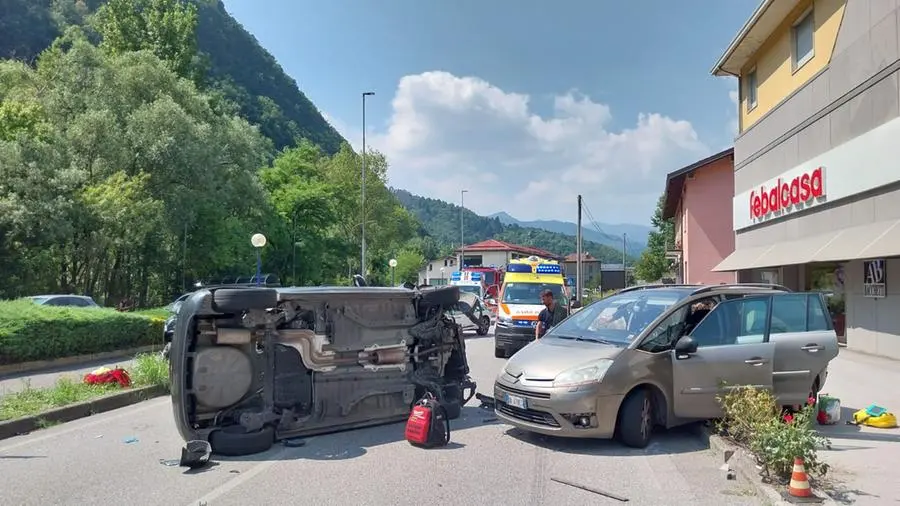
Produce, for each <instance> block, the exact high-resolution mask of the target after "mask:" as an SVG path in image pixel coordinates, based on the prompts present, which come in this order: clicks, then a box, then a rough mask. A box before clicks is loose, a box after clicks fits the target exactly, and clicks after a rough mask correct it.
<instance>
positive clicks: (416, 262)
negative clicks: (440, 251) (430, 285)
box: [394, 249, 426, 284]
mask: <svg viewBox="0 0 900 506" xmlns="http://www.w3.org/2000/svg"><path fill="white" fill-rule="evenodd" d="M425 263H426V262H425V257H424V256H422V254H421V253H419V252H418V251H415V250H413V249H403V250H400V252H398V253H397V268H396V269H395V273H394V274H395V276H396V280H397V283H403V282H407V283H413V284H415V283H418V281H419V270H420V269H421V268H422V267H423V266H424V265H425Z"/></svg>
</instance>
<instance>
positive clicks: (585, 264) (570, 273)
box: [563, 252, 601, 288]
mask: <svg viewBox="0 0 900 506" xmlns="http://www.w3.org/2000/svg"><path fill="white" fill-rule="evenodd" d="M563 269H564V272H565V273H566V277H567V278H569V279H571V280H574V279H575V277H576V276H577V275H578V254H577V253H571V254H569V255H566V258H565V260H563ZM581 274H582V276H584V287H585V288H598V287H597V286H591V282H592V280H595V279H599V278H600V276H601V274H600V260H598V259H596V258H594V256H593V255H591V254H590V253H587V252H585V253H582V254H581ZM571 284H572V286H575V285H574V283H571Z"/></svg>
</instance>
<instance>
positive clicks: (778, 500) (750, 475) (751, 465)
mask: <svg viewBox="0 0 900 506" xmlns="http://www.w3.org/2000/svg"><path fill="white" fill-rule="evenodd" d="M706 434H707V437H708V439H709V447H710V448H712V449H713V450H715V451H716V452H717V453H720V454H725V452H731V451H733V452H734V455H732V456H731V458H730V459H728V465H729V467H730V468H731V469H733V470H734V471H735V472H737V473H738V474H740V475H741V476H742V477H743V478H744V479H745V480H747V482H749V483H750V485H752V486H753V489H754V490H755V491H756V495H758V496H760V497H762V498H764V499H766V500H767V501H768V503H769V504H772V505H777V506H781V505H789V504H792V503H790V502H788V501H786V500H785V499H784V498H783V497H782V496H781V494H780V493H779V492H778V491H777V490H775V488H773V487H772V486H770V485H767V484H766V483H763V482H762V479H761V477H760V475H759V470H757V468H756V463H755V461H754V459H753V457H752V456H751V455H750V454H749V453H748V452H747V450H745V449H743V448H740V447H737V446H734V445H732V444H731V443H729V442H728V441H726V440H725V439H723V438H721V437H720V436H717V435H716V434H713V433H712V431H711V430H710V429H709V428H706ZM815 494H816V495H817V496H819V497H820V498H823V499H824V500H823V501H821V502H816V503H815V504H821V505H833V504H837V503H835V502H834V501H833V500H832V499H831V498H830V497H828V495H827V494H825V493H824V492H821V491H819V492H815Z"/></svg>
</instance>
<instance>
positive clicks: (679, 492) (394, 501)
mask: <svg viewBox="0 0 900 506" xmlns="http://www.w3.org/2000/svg"><path fill="white" fill-rule="evenodd" d="M467 347H468V354H469V360H470V365H471V367H472V374H473V377H474V379H475V380H476V381H477V382H478V389H479V391H480V392H482V393H485V394H488V395H490V392H491V390H492V389H491V386H492V383H493V379H494V376H495V375H496V374H497V372H498V371H499V370H500V369H501V367H502V366H503V362H504V361H503V360H501V359H496V358H494V356H493V349H492V348H493V338H492V337H491V336H487V337H477V336H474V335H472V336H471V337H469V338H468V339H467ZM478 404H479V403H478V402H477V401H476V400H474V399H473V400H472V401H471V402H470V405H469V406H467V407H466V408H465V409H464V411H463V416H462V418H461V419H459V420H456V421H455V423H453V425H452V441H453V442H452V443H451V444H450V445H449V446H448V447H447V448H444V449H434V450H423V449H418V448H414V447H412V446H410V445H409V444H408V443H407V442H406V441H404V440H403V425H402V424H394V425H389V426H382V427H375V428H371V429H363V430H358V431H352V432H344V433H340V434H332V435H326V436H317V437H311V438H309V439H307V442H306V445H305V446H302V447H299V448H288V447H283V446H281V445H276V446H275V447H274V448H273V449H272V450H270V451H269V452H266V453H264V454H260V455H255V456H252V457H247V458H237V459H216V462H214V463H213V464H212V465H210V466H209V467H207V468H206V469H203V470H200V471H197V472H190V471H185V470H184V469H182V468H179V467H173V466H167V465H165V463H164V462H165V461H167V460H172V459H178V458H179V455H180V449H181V446H182V445H183V441H182V440H181V439H180V437H179V436H178V433H177V431H176V430H175V427H174V423H173V421H172V408H171V404H170V401H169V399H168V398H163V399H155V400H151V401H147V402H144V403H141V404H138V405H135V406H131V407H128V408H123V409H120V410H117V411H112V412H109V413H104V414H100V415H96V416H93V417H90V418H86V419H82V420H78V421H75V422H71V423H68V424H65V425H60V426H56V427H51V428H49V429H45V430H43V431H39V432H36V433H33V434H30V435H26V436H20V437H17V438H12V439H7V440H4V441H0V498H2V504H10V505H42V506H45V505H50V504H67V505H68V504H71V505H84V504H92V503H99V504H140V505H157V504H158V505H166V506H171V505H181V504H184V505H194V506H197V505H199V504H204V503H205V504H207V505H210V506H212V505H235V506H238V505H240V506H246V505H248V504H249V505H253V504H272V505H280V504H290V505H296V504H304V505H320V504H321V505H331V504H334V505H369V504H371V505H398V504H414V503H418V502H420V501H427V502H431V503H432V504H448V505H450V504H452V505H459V504H467V505H481V504H483V505H491V506H496V505H524V504H530V505H557V504H558V505H566V506H571V505H572V504H619V501H617V500H614V499H610V498H607V497H603V496H600V495H596V494H594V493H591V492H586V491H584V490H580V489H577V488H573V487H570V486H567V485H563V484H560V483H556V482H553V481H551V478H562V479H564V480H567V481H571V482H575V483H578V484H581V485H585V486H587V487H590V488H594V489H598V490H602V491H606V492H609V493H612V494H614V495H618V496H622V497H624V498H628V499H629V504H647V505H654V506H658V505H660V504H665V505H675V504H685V505H716V506H722V505H727V504H735V505H738V504H740V505H744V504H760V500H759V499H757V498H756V497H755V496H754V495H753V493H752V491H751V490H752V489H751V487H750V486H749V485H748V484H746V483H743V482H741V481H728V480H726V479H725V475H724V472H722V471H720V470H719V469H718V467H719V465H720V464H721V457H720V456H718V455H714V454H713V452H712V451H711V450H709V449H708V447H707V446H706V445H705V444H703V443H702V442H701V438H699V437H697V434H696V429H694V428H688V429H685V430H678V431H672V432H670V433H666V434H661V435H658V436H657V437H656V439H655V440H654V442H653V443H652V444H651V446H650V447H649V448H647V449H646V450H641V451H639V450H632V449H627V448H624V447H622V446H620V445H619V444H617V443H614V442H609V441H577V440H555V439H553V438H549V439H548V438H543V437H537V436H529V435H527V434H523V433H520V432H519V431H517V430H514V429H512V428H511V427H509V426H507V425H504V424H501V423H498V422H497V421H496V420H495V419H493V417H492V413H490V412H488V411H485V410H482V409H480V408H479V407H478Z"/></svg>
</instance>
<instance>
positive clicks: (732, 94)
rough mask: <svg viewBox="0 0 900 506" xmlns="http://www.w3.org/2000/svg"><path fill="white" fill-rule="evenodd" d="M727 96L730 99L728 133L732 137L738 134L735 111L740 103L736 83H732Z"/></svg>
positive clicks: (738, 126)
mask: <svg viewBox="0 0 900 506" xmlns="http://www.w3.org/2000/svg"><path fill="white" fill-rule="evenodd" d="M728 98H729V99H730V100H731V106H732V107H731V110H730V111H729V113H728V115H729V116H730V117H731V120H729V121H728V134H729V135H731V136H732V137H733V136H735V135H737V134H738V130H739V129H740V125H739V124H738V117H737V111H738V107H739V104H740V96H739V95H738V90H737V85H734V86H733V87H732V89H731V90H730V91H729V92H728Z"/></svg>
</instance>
